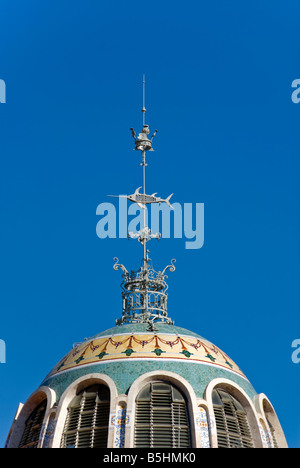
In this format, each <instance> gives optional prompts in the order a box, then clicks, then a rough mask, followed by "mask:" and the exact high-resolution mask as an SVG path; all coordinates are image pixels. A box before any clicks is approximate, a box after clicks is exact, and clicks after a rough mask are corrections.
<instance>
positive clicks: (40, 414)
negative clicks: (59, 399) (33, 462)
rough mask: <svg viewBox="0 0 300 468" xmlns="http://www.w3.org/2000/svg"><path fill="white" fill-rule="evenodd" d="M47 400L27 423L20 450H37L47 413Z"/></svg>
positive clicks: (37, 407) (32, 414) (37, 408)
mask: <svg viewBox="0 0 300 468" xmlns="http://www.w3.org/2000/svg"><path fill="white" fill-rule="evenodd" d="M46 408H47V399H44V400H43V401H41V402H40V403H39V405H37V406H36V407H35V408H34V410H33V411H32V412H31V414H30V416H29V417H28V418H27V420H26V422H25V427H24V431H23V435H22V437H21V440H20V443H19V446H18V448H37V446H38V443H39V438H40V433H41V429H42V425H43V421H44V417H45V413H46Z"/></svg>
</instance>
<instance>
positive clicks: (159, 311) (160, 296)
mask: <svg viewBox="0 0 300 468" xmlns="http://www.w3.org/2000/svg"><path fill="white" fill-rule="evenodd" d="M142 112H143V128H142V130H141V133H139V135H138V137H136V133H135V131H134V130H133V128H131V129H130V130H131V133H132V136H133V138H134V141H135V148H134V149H135V150H139V151H141V154H142V163H141V166H142V167H143V193H140V189H141V188H142V187H139V188H137V189H136V191H135V192H134V194H132V195H128V196H127V195H110V196H118V197H125V198H127V199H128V200H129V201H131V202H134V203H137V204H138V205H139V206H140V207H141V208H143V210H144V223H143V227H142V229H141V230H140V231H139V232H136V233H132V232H128V238H129V239H134V238H136V239H138V241H139V242H140V243H141V244H142V246H143V252H144V255H143V260H142V263H141V267H140V269H139V270H138V271H133V270H131V272H129V271H128V270H127V269H126V268H125V266H124V265H122V264H121V263H119V259H118V258H114V262H115V264H114V266H113V268H114V270H119V269H121V270H122V271H123V273H122V278H123V282H122V284H121V287H122V299H123V313H122V317H121V318H120V319H118V320H116V324H117V325H122V324H123V323H148V324H149V328H148V329H149V330H151V331H155V330H156V329H155V325H154V323H158V322H161V323H167V324H173V323H174V322H173V321H172V320H171V319H170V318H169V317H168V314H167V297H168V295H167V293H166V291H167V289H168V285H167V283H166V281H165V280H166V279H167V275H166V274H165V273H166V271H167V270H168V269H169V270H170V271H171V272H173V271H175V266H174V263H175V260H174V259H173V260H172V261H171V265H168V266H166V267H165V269H164V270H163V271H162V272H160V271H158V272H156V271H155V270H154V269H153V266H152V261H151V259H149V257H148V253H149V251H148V250H147V242H149V241H150V240H151V239H160V237H161V234H160V233H159V232H158V233H156V234H153V233H152V231H151V229H150V228H149V227H148V226H147V225H146V213H145V212H146V206H145V205H147V204H150V203H166V204H167V205H168V206H169V207H170V208H172V205H171V204H170V198H171V197H172V195H173V194H171V195H169V196H168V197H167V198H166V199H162V198H160V197H156V196H155V195H156V193H153V194H152V195H147V194H146V166H147V164H146V152H147V151H154V150H153V148H152V142H153V138H154V137H155V135H156V133H157V130H155V132H154V133H153V135H152V137H151V138H150V139H149V138H148V135H149V133H150V129H149V126H148V125H146V124H145V112H146V108H145V77H144V78H143V109H142Z"/></svg>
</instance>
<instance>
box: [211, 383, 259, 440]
mask: <svg viewBox="0 0 300 468" xmlns="http://www.w3.org/2000/svg"><path fill="white" fill-rule="evenodd" d="M214 390H219V391H223V392H224V393H227V394H228V395H230V397H232V398H228V405H229V406H231V408H232V411H234V413H235V414H234V415H233V416H234V417H235V418H237V419H238V418H239V417H241V419H240V421H237V423H238V424H239V426H240V430H242V427H243V428H244V429H243V430H244V431H245V437H248V434H247V429H249V431H250V434H251V439H252V442H253V447H254V448H262V447H263V443H262V438H261V434H260V425H259V420H258V417H257V414H256V411H255V408H254V405H253V403H252V401H251V399H250V397H249V396H248V395H247V393H246V392H245V391H244V390H243V389H242V388H241V387H240V386H239V385H238V384H236V383H235V382H232V381H231V380H228V379H214V380H212V381H211V382H210V383H209V384H208V385H207V387H206V389H205V399H206V401H207V404H208V407H209V413H210V421H213V423H212V424H211V443H212V448H217V447H218V446H219V443H218V431H217V423H219V421H220V420H219V419H218V417H219V415H218V414H216V413H217V411H216V413H215V408H216V406H217V405H216V404H215V405H214V404H213V397H215V398H220V397H221V395H220V394H219V396H215V394H214V393H213V392H214ZM218 393H220V392H218ZM224 399H226V397H225V395H224ZM221 400H222V397H221ZM219 404H220V406H221V405H223V404H224V402H223V401H221V402H219ZM243 412H244V415H245V417H243V416H242V414H243ZM216 416H217V417H216ZM220 417H221V416H220ZM219 426H220V423H219ZM219 442H220V440H219ZM242 445H245V446H246V445H247V441H246V440H245V443H243V444H242ZM250 445H251V444H250Z"/></svg>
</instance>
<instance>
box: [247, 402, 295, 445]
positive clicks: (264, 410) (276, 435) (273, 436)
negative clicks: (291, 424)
mask: <svg viewBox="0 0 300 468" xmlns="http://www.w3.org/2000/svg"><path fill="white" fill-rule="evenodd" d="M254 404H255V407H256V409H257V412H258V413H259V414H260V416H261V418H262V420H263V422H264V427H265V430H266V431H267V435H268V438H269V440H270V444H269V446H271V447H272V448H288V445H287V442H286V438H285V435H284V432H283V430H282V427H281V425H280V422H279V419H278V417H277V414H276V412H275V409H274V407H273V405H272V404H271V402H270V400H269V399H268V397H267V396H266V395H265V394H264V393H260V394H259V395H255V397H254Z"/></svg>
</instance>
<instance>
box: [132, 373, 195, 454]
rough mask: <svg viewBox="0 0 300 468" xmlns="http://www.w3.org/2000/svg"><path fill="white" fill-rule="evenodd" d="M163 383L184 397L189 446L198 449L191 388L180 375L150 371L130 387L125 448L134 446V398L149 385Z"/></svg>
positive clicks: (193, 396)
mask: <svg viewBox="0 0 300 468" xmlns="http://www.w3.org/2000/svg"><path fill="white" fill-rule="evenodd" d="M154 381H163V382H167V383H171V384H172V385H174V387H176V388H177V389H178V390H179V391H180V392H181V393H182V395H183V396H184V398H185V400H186V406H187V413H188V415H189V424H190V436H191V446H192V447H200V436H199V435H198V433H197V435H196V417H197V411H198V405H197V398H196V395H195V392H194V390H193V388H192V386H191V385H190V384H189V382H187V381H186V380H185V379H184V378H182V377H181V376H180V375H178V374H175V373H174V372H169V371H152V372H148V373H146V374H143V375H142V376H140V377H138V378H137V379H136V380H135V382H134V383H133V384H132V386H131V387H130V390H129V393H128V404H127V430H126V434H125V448H133V446H134V429H135V421H136V398H137V396H138V394H139V392H140V391H141V390H142V389H143V388H144V387H145V386H146V385H147V384H149V383H152V382H154Z"/></svg>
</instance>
